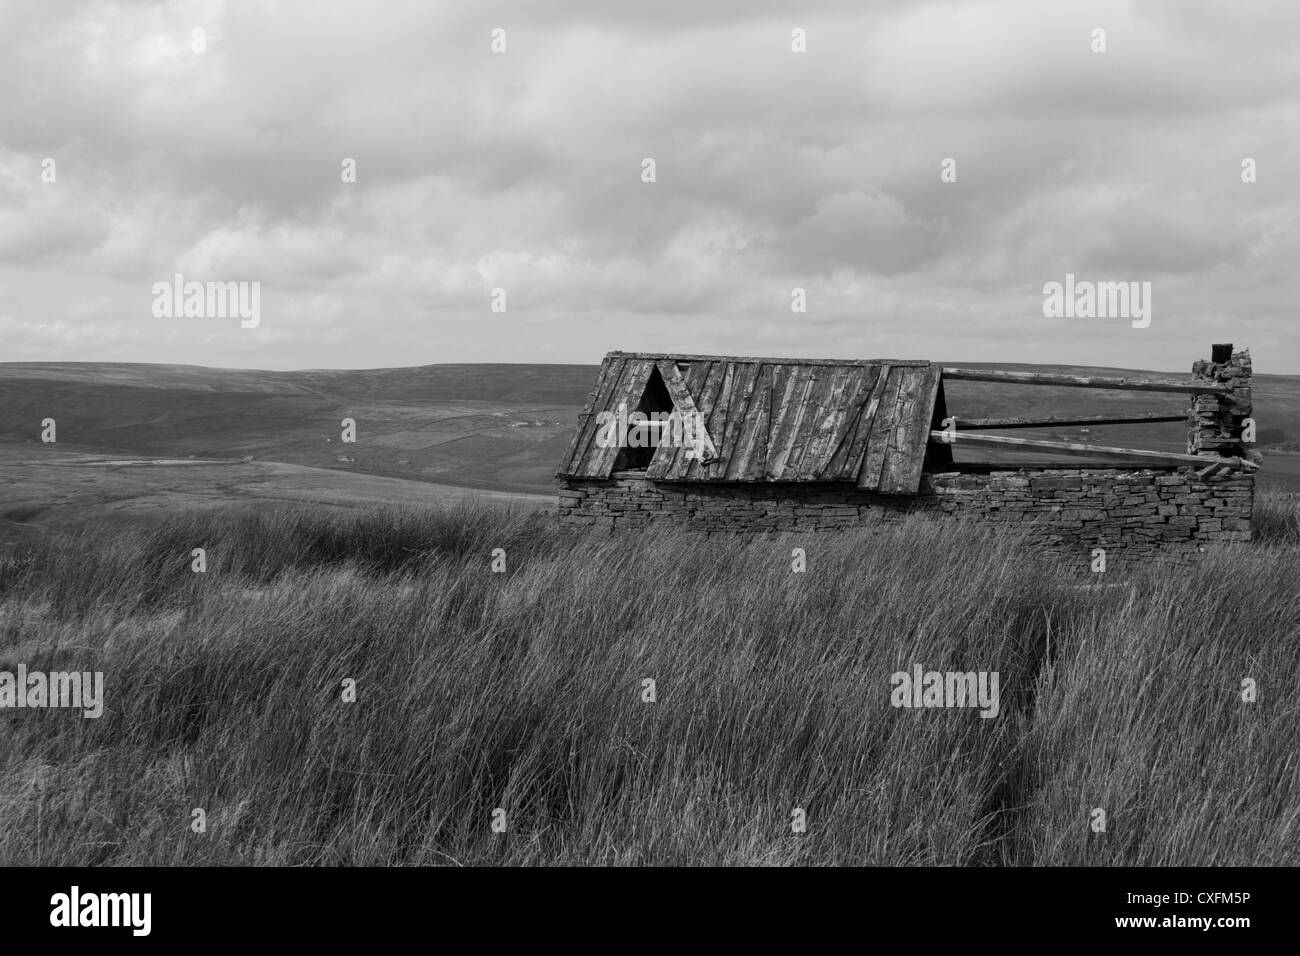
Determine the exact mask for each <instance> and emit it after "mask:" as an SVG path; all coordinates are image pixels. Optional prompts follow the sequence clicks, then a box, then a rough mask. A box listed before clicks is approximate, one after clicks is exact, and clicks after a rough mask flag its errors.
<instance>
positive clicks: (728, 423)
mask: <svg viewBox="0 0 1300 956" xmlns="http://www.w3.org/2000/svg"><path fill="white" fill-rule="evenodd" d="M655 368H658V369H659V373H660V376H661V377H662V378H663V380H664V383H665V385H666V386H667V388H668V392H669V394H670V395H672V397H673V400H674V406H675V407H676V408H677V409H678V410H681V409H682V408H683V406H684V405H685V406H687V407H689V405H690V404H693V405H694V406H695V408H696V409H697V410H698V411H699V413H700V416H701V418H702V420H703V421H704V423H705V428H706V430H707V431H708V434H709V438H710V440H711V441H712V443H713V446H714V448H715V449H716V452H717V456H718V457H717V459H716V460H714V461H710V462H701V461H699V460H697V459H695V458H688V457H687V456H686V454H685V453H686V451H687V449H685V448H681V447H672V446H671V445H667V444H665V445H660V446H659V447H658V448H656V450H655V453H654V457H653V459H652V460H651V463H650V465H649V467H648V468H647V470H646V477H647V478H652V479H656V480H660V481H687V482H697V481H702V482H764V481H801V482H825V481H836V482H854V483H855V484H856V485H857V487H859V488H861V489H864V490H869V491H880V492H883V493H887V494H914V493H915V492H916V490H917V488H918V486H919V485H920V480H921V468H922V466H923V465H924V463H925V452H926V445H927V442H928V440H929V435H930V429H931V425H932V418H933V415H934V406H935V398H936V395H937V394H938V392H939V388H940V374H941V371H942V369H941V368H940V367H939V366H937V365H932V364H930V363H929V362H924V361H903V360H893V359H884V360H875V361H866V360H862V361H837V360H830V359H827V360H820V359H769V358H741V357H726V356H716V355H672V354H660V353H624V352H611V353H609V354H608V355H607V356H605V360H604V362H603V363H602V364H601V367H600V375H599V377H598V379H597V381H596V385H595V387H594V388H592V390H591V392H590V394H589V395H588V397H587V405H586V408H585V409H584V410H583V413H582V417H581V419H580V421H579V425H578V431H577V434H576V435H574V437H573V441H572V443H571V444H570V446H569V450H568V453H567V454H566V455H565V457H564V460H563V462H562V463H561V465H560V469H559V472H558V475H559V477H562V478H597V479H599V478H608V477H609V476H610V474H611V472H612V471H613V466H614V462H615V460H616V458H617V457H618V452H619V449H618V448H616V447H608V448H602V447H600V445H599V443H598V442H597V440H596V434H597V431H598V428H597V415H598V414H599V413H600V412H602V411H609V412H614V411H616V410H617V409H618V406H619V405H620V404H623V405H626V406H627V408H628V409H629V410H631V409H636V408H637V406H638V404H639V403H640V402H641V399H642V396H643V395H644V394H645V390H646V385H647V384H648V383H649V381H650V377H651V373H652V370H653V369H655ZM683 387H684V390H685V393H686V395H684V396H683V395H682V389H683Z"/></svg>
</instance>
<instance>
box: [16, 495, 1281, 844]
mask: <svg viewBox="0 0 1300 956" xmlns="http://www.w3.org/2000/svg"><path fill="white" fill-rule="evenodd" d="M1287 509H1291V510H1290V511H1288V510H1287ZM1260 512H1261V513H1260V515H1259V516H1258V517H1259V520H1261V521H1263V522H1264V523H1265V524H1266V525H1267V526H1268V527H1269V528H1270V537H1269V540H1268V541H1267V543H1264V544H1258V545H1254V544H1252V545H1250V546H1241V547H1237V548H1233V549H1230V550H1225V551H1222V552H1215V553H1212V554H1208V555H1206V556H1205V557H1204V558H1203V559H1202V560H1200V561H1199V562H1198V563H1197V564H1195V565H1194V566H1191V567H1184V568H1181V569H1179V568H1173V567H1165V566H1159V565H1156V566H1151V567H1148V568H1144V569H1140V570H1137V571H1133V572H1128V573H1125V574H1124V575H1122V576H1121V575H1120V574H1117V573H1111V574H1108V575H1106V576H1105V579H1106V583H1108V584H1119V585H1122V586H1118V587H1107V588H1092V587H1081V585H1084V586H1086V585H1091V584H1093V583H1095V581H1094V580H1087V579H1083V578H1081V577H1080V575H1079V572H1077V571H1075V570H1070V569H1067V568H1065V567H1063V566H1060V565H1055V564H1051V563H1047V562H1044V561H1043V560H1042V559H1041V558H1040V557H1039V556H1038V555H1037V554H1036V553H1035V552H1034V551H1033V550H1032V549H1030V548H1028V547H1026V545H1025V543H1024V542H1023V541H1022V540H1020V539H1019V538H1018V537H1017V536H1016V534H1015V533H1014V532H1011V533H1008V532H1006V531H1005V530H1004V529H999V530H996V531H995V530H994V529H991V528H989V527H987V526H981V525H977V524H963V523H960V522H957V523H953V522H934V521H932V520H928V519H926V518H924V517H919V516H918V517H916V518H911V519H908V520H907V521H905V522H903V523H901V524H899V525H896V526H892V527H889V528H887V529H884V530H881V531H877V532H868V531H862V532H854V533H849V534H836V535H804V536H780V535H768V536H752V537H744V536H735V537H703V536H700V535H695V534H691V533H689V532H681V531H673V530H656V531H654V532H651V533H645V534H637V535H618V536H612V537H607V536H602V535H581V534H573V533H566V532H564V531H562V530H560V529H558V528H556V527H555V526H554V524H553V518H548V517H547V516H544V515H537V514H527V513H522V512H515V511H511V510H509V509H501V508H493V507H485V506H478V505H472V504H470V505H462V506H457V507H453V508H449V509H446V510H442V509H429V510H420V511H410V510H378V511H370V512H363V513H358V514H356V515H354V516H351V517H347V518H342V519H341V518H340V517H338V516H337V515H336V514H311V513H302V512H283V513H271V514H260V515H246V514H245V515H240V514H235V513H231V514H229V515H202V516H196V517H186V518H180V517H178V518H177V519H175V520H173V521H170V522H168V523H166V524H164V525H162V526H161V527H157V528H154V529H139V530H134V531H125V532H124V531H122V530H121V529H120V528H115V529H113V531H112V533H111V534H109V533H108V532H107V530H106V529H100V530H98V531H97V530H96V529H90V530H89V531H87V532H85V533H84V534H82V535H81V536H79V537H74V538H59V539H49V540H46V541H41V542H37V543H36V544H34V545H32V546H29V547H24V548H22V549H20V550H18V551H16V552H15V553H13V554H12V555H10V556H9V557H7V558H4V559H0V669H8V670H13V669H14V668H15V667H16V665H17V664H18V663H24V664H26V666H27V667H28V668H29V669H33V670H46V671H52V670H81V671H88V670H89V671H94V670H100V671H103V672H104V673H105V682H106V706H105V712H104V716H103V717H101V718H99V719H84V718H82V717H81V716H80V714H79V713H78V712H70V711H66V710H46V711H40V710H29V709H24V710H4V711H0V723H2V724H3V730H4V733H3V734H0V820H4V821H5V825H4V826H3V827H0V863H5V864H15V863H38V862H39V863H42V864H73V863H78V864H86V863H89V864H201V863H205V864H227V863H267V864H494V863H512V864H514V863H521V864H597V863H618V864H632V863H651V864H913V863H915V864H1001V863H1017V864H1068V863H1085V864H1134V863H1209V864H1219V863H1292V864H1294V863H1296V862H1297V861H1298V860H1300V852H1297V848H1296V826H1295V825H1296V817H1297V815H1298V814H1300V760H1297V759H1296V758H1295V757H1294V755H1293V751H1294V746H1295V743H1294V742H1295V741H1296V740H1297V739H1300V733H1298V731H1300V711H1298V709H1297V708H1296V706H1295V703H1294V702H1295V700H1296V699H1297V697H1298V695H1300V653H1297V651H1296V649H1295V647H1296V645H1295V644H1294V639H1295V635H1296V634H1297V632H1298V625H1300V598H1297V596H1296V593H1295V586H1294V580H1295V566H1296V558H1297V555H1300V533H1297V527H1300V525H1297V523H1296V519H1295V514H1296V510H1295V504H1294V501H1285V500H1280V499H1279V500H1262V501H1261V504H1260ZM1288 529H1290V530H1288ZM195 547H203V548H204V549H205V550H206V552H207V557H208V570H207V572H206V573H203V574H196V573H193V572H192V571H191V570H190V561H191V558H190V553H191V550H192V549H193V548H195ZM796 547H801V548H804V549H805V550H806V552H807V571H806V572H805V573H793V572H792V570H791V552H792V549H793V548H796ZM498 548H500V549H503V550H504V551H505V566H506V570H505V571H504V572H502V573H495V572H494V571H493V570H492V562H493V551H494V549H498ZM1095 577H1096V576H1092V575H1089V578H1095ZM917 663H919V664H922V665H923V666H924V667H925V669H927V670H941V671H947V670H961V671H969V670H975V671H997V672H998V673H999V677H1000V689H1001V702H1000V704H1001V707H1000V714H999V716H998V717H997V718H996V719H982V718H981V717H980V716H979V715H978V712H977V711H976V710H973V709H922V710H917V709H895V708H893V707H891V706H890V702H889V701H890V691H891V685H890V675H891V674H892V673H894V672H896V671H910V669H911V667H912V665H913V664H917ZM1244 678H1253V679H1254V680H1255V681H1257V683H1258V695H1259V697H1258V701H1257V702H1255V703H1252V704H1248V703H1244V702H1243V701H1242V699H1241V682H1242V680H1243V679H1244ZM348 680H350V681H355V682H356V683H355V686H356V698H357V699H356V701H355V702H354V703H349V702H345V701H344V700H343V690H344V682H345V681H348ZM648 680H652V681H653V682H654V685H653V686H654V692H655V700H654V701H653V702H648V701H647V700H646V699H645V697H646V696H648V692H647V690H646V688H647V686H648V685H647V684H646V683H645V682H646V681H648ZM197 808H201V809H202V810H203V811H204V815H205V818H206V830H205V832H195V827H194V826H193V822H194V819H195V816H194V811H195V810H196V809H197ZM796 808H799V809H802V810H803V811H805V813H806V816H807V830H806V832H803V833H796V832H793V829H792V826H791V821H792V812H793V811H794V810H795V809H796ZM1097 808H1101V809H1103V810H1105V813H1106V829H1105V831H1104V832H1094V831H1093V830H1092V828H1091V827H1090V821H1091V820H1093V819H1094V817H1095V815H1094V811H1095V810H1096V809H1097ZM498 809H500V810H503V811H504V821H505V831H504V832H503V833H496V832H494V831H493V829H492V822H493V819H494V811H496V810H498ZM498 818H499V815H498Z"/></svg>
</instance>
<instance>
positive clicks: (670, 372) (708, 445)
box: [656, 359, 718, 465]
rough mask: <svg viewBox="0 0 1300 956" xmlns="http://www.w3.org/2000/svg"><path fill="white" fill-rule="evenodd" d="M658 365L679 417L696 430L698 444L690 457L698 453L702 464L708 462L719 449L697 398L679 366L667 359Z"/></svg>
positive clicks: (716, 454)
mask: <svg viewBox="0 0 1300 956" xmlns="http://www.w3.org/2000/svg"><path fill="white" fill-rule="evenodd" d="M656 367H657V368H658V369H659V376H660V378H662V379H663V380H664V385H665V386H666V387H667V389H668V395H669V397H670V398H672V400H673V408H674V410H675V411H676V412H677V415H678V417H679V418H682V419H684V420H688V421H690V423H691V427H692V429H694V430H695V431H694V437H695V439H696V441H697V444H696V445H695V446H694V447H693V448H692V449H691V450H690V451H691V454H690V455H689V456H688V457H691V456H694V455H698V456H699V458H700V464H702V465H706V464H708V463H709V462H711V461H713V460H714V459H716V458H717V457H718V451H717V448H716V447H715V446H714V444H713V439H712V438H710V437H709V433H708V431H707V430H705V428H704V416H703V415H701V414H700V413H699V410H698V409H696V407H695V399H693V398H692V397H691V391H690V389H688V388H687V387H686V381H685V380H684V379H683V378H682V373H681V372H679V371H677V366H676V365H675V364H673V363H672V362H670V361H668V360H667V359H663V360H660V361H659V362H658V363H656Z"/></svg>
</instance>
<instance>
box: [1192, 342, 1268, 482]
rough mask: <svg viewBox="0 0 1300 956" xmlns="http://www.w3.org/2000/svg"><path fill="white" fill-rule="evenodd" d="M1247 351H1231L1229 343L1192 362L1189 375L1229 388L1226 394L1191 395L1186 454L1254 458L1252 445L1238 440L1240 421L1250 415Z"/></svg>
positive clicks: (1248, 359) (1248, 353) (1248, 355)
mask: <svg viewBox="0 0 1300 956" xmlns="http://www.w3.org/2000/svg"><path fill="white" fill-rule="evenodd" d="M1250 375H1251V370H1250V350H1249V349H1245V350H1242V351H1240V352H1234V351H1233V350H1232V345H1231V344H1227V345H1215V346H1212V348H1211V354H1210V358H1209V360H1208V361H1207V360H1206V359H1200V360H1199V361H1197V362H1196V363H1195V364H1194V365H1192V376H1193V377H1194V378H1195V379H1197V380H1198V381H1199V380H1208V381H1211V382H1217V383H1219V384H1223V385H1228V386H1230V387H1231V388H1232V391H1231V392H1227V393H1205V394H1202V395H1193V396H1192V407H1191V410H1190V411H1189V412H1188V415H1187V453H1188V454H1189V455H1213V454H1219V455H1226V456H1230V457H1231V456H1236V457H1240V458H1246V457H1248V456H1249V457H1252V458H1253V457H1255V456H1254V455H1253V454H1251V453H1252V452H1253V445H1245V444H1243V443H1242V441H1241V431H1242V422H1243V421H1245V420H1246V419H1247V418H1249V417H1250V415H1251V399H1250Z"/></svg>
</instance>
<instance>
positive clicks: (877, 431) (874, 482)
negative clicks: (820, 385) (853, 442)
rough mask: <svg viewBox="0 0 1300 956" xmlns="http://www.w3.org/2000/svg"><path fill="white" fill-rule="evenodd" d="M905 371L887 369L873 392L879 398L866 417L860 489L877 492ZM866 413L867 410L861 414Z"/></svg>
mask: <svg viewBox="0 0 1300 956" xmlns="http://www.w3.org/2000/svg"><path fill="white" fill-rule="evenodd" d="M903 379H904V372H903V370H902V369H895V368H890V369H889V374H888V376H887V377H886V379H885V383H884V385H883V387H881V388H880V389H878V390H877V392H876V394H873V395H872V399H878V402H877V404H876V407H875V409H874V414H872V415H871V416H869V421H868V434H867V448H866V452H865V453H864V454H863V456H862V467H861V468H860V469H858V487H859V488H861V489H862V490H863V491H876V490H877V489H878V488H879V487H880V474H881V472H882V471H883V470H884V467H885V456H886V455H887V454H888V453H889V439H890V434H891V433H892V432H893V429H894V422H895V421H896V420H897V416H898V396H899V392H900V391H901V390H902V386H903ZM863 414H864V416H866V412H864V413H863Z"/></svg>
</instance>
